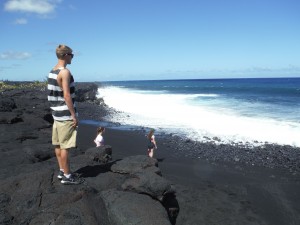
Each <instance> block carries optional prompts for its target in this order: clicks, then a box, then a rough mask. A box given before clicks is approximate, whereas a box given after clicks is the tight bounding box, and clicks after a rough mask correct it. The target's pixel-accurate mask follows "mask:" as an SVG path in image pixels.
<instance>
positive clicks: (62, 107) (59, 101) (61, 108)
mask: <svg viewBox="0 0 300 225" xmlns="http://www.w3.org/2000/svg"><path fill="white" fill-rule="evenodd" d="M62 69H64V67H61V68H58V69H56V70H51V71H50V73H49V76H48V101H49V102H50V108H51V109H52V116H53V119H54V120H58V121H64V120H72V116H71V113H70V110H69V108H68V106H67V104H66V102H65V99H64V93H63V90H62V88H61V87H60V86H59V84H58V82H57V76H58V74H59V72H60V71H61V70H62ZM69 86H70V94H71V98H72V102H73V106H74V110H75V113H76V115H77V111H76V104H75V84H74V78H73V76H72V75H71V80H70V85H69Z"/></svg>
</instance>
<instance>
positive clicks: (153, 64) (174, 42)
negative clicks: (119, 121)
mask: <svg viewBox="0 0 300 225" xmlns="http://www.w3.org/2000/svg"><path fill="white" fill-rule="evenodd" d="M299 12H300V1H299V0H251V1H250V0H105V1H103V0H89V1H82V0H4V1H1V12H0V30H1V34H0V43H1V45H0V80H20V81H22V80H44V79H45V77H46V76H47V75H48V72H49V71H50V70H51V68H52V67H53V66H54V65H55V64H56V62H57V59H56V56H55V48H56V46H57V45H58V44H66V45H68V46H70V47H71V48H72V49H73V51H74V53H75V56H74V58H73V62H72V65H69V68H70V69H71V71H72V73H73V75H74V77H75V80H77V81H108V80H141V79H143V80H144V79H182V78H191V79H195V78H199V79H201V78H232V77H242V78H243V77H300V13H299Z"/></svg>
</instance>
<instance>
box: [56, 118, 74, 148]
mask: <svg viewBox="0 0 300 225" xmlns="http://www.w3.org/2000/svg"><path fill="white" fill-rule="evenodd" d="M72 125H73V121H72V120H66V121H57V120H54V123H53V130H52V144H53V145H59V146H60V148H61V149H68V148H73V147H76V137H77V129H76V128H74V127H73V126H72Z"/></svg>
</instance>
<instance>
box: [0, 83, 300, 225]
mask: <svg viewBox="0 0 300 225" xmlns="http://www.w3.org/2000/svg"><path fill="white" fill-rule="evenodd" d="M82 85H83V86H86V87H87V88H86V89H88V90H90V86H89V84H82ZM81 91H82V90H81ZM81 94H83V95H84V101H80V102H78V110H79V113H80V121H83V120H94V121H102V118H103V116H105V115H107V113H114V112H113V110H112V109H109V108H107V106H105V103H104V102H103V101H101V100H98V99H95V96H94V95H95V91H88V92H86V93H85V92H84V91H82V92H81ZM0 100H1V111H0V116H1V124H0V129H1V135H0V144H1V151H0V153H1V157H0V159H1V163H0V172H1V173H0V177H1V186H0V222H1V223H3V224H42V223H45V222H46V221H48V223H50V222H51V223H52V222H54V221H56V223H60V222H61V223H65V224H67V223H68V222H69V224H77V223H78V224H82V223H84V222H86V224H103V225H110V224H111V223H110V222H109V215H108V214H107V213H106V212H107V210H108V209H107V207H106V206H104V203H103V198H101V196H100V197H99V193H101V192H103V191H104V192H105V191H107V190H109V189H110V188H112V187H115V185H116V187H117V189H121V185H122V183H123V182H124V180H126V179H128V177H127V178H124V177H122V176H121V175H120V174H115V173H113V172H112V171H111V170H110V169H107V168H106V167H105V166H101V165H95V164H94V163H93V164H91V163H92V162H91V160H90V159H88V158H87V156H86V155H85V153H86V152H87V150H88V149H90V148H91V147H94V146H95V144H94V142H93V139H94V138H95V135H96V126H95V125H91V124H84V123H82V122H80V124H79V127H78V141H77V142H78V148H77V149H74V150H72V154H71V158H70V161H71V166H72V170H73V171H88V172H90V174H88V173H86V174H84V175H85V179H86V182H85V184H84V185H79V186H63V185H62V184H60V183H59V181H57V179H56V177H55V176H56V172H57V163H56V159H55V155H54V151H53V146H52V145H51V138H50V137H51V124H50V117H51V116H50V117H49V115H51V114H49V113H50V110H49V106H48V104H47V101H46V94H45V90H41V89H40V88H38V89H35V90H31V89H20V90H15V91H14V90H13V91H8V92H2V93H1V99H0ZM51 118H52V117H51ZM28 128H30V129H28ZM104 138H105V142H106V144H108V145H111V147H112V157H113V160H114V161H113V162H114V163H116V162H119V161H122V159H124V158H126V157H128V156H136V155H142V156H145V155H146V142H145V130H144V129H143V128H141V129H140V130H130V129H129V130H118V129H110V128H107V130H106V133H105V135H104ZM156 140H157V143H158V150H157V151H156V152H155V155H154V157H155V158H156V159H157V161H158V167H159V169H160V171H161V174H162V177H163V178H165V179H167V180H168V181H169V182H171V183H172V185H173V186H174V188H175V190H176V200H177V203H178V207H179V214H178V217H177V219H176V223H173V224H177V225H182V224H183V225H195V224H209V225H210V224H222V225H223V224H230V225H232V224H246V225H248V224H249V225H252V224H253V225H254V224H262V225H265V224H270V225H282V224H291V225H296V224H298V222H299V221H300V203H299V202H300V191H299V190H300V176H299V152H297V151H296V150H297V149H293V148H290V147H289V146H286V147H285V146H275V147H274V146H268V147H269V149H268V148H267V151H265V152H266V154H268V157H270V156H272V159H273V158H274V159H273V160H267V159H264V158H262V159H263V160H261V159H259V157H258V156H261V154H259V153H260V152H261V151H262V150H261V149H257V150H255V151H245V149H238V148H236V147H235V146H224V145H218V146H217V145H214V144H203V143H195V142H192V141H191V140H183V139H181V138H179V137H176V136H174V135H166V134H164V135H160V134H157V135H156ZM196 148H197V149H200V150H202V151H200V153H201V154H200V155H195V152H194V151H193V150H194V149H196ZM274 148H275V150H276V149H277V150H280V151H275V153H274V152H272V149H274ZM282 149H284V150H282ZM273 153H274V154H273ZM270 154H271V155H270ZM293 154H295V155H296V158H294V159H292V157H293ZM249 155H250V156H251V157H250V156H249ZM281 155H283V156H284V157H279V156H281ZM273 156H274V157H273ZM275 156H276V157H275ZM236 157H238V158H239V159H240V160H237V158H236ZM278 159H279V160H278ZM293 160H295V161H293ZM264 161H266V162H267V163H265V164H263V163H260V164H259V162H264ZM246 162H248V163H246ZM256 162H258V163H256ZM270 162H272V163H270ZM284 163H287V167H285V165H284ZM289 163H290V164H289ZM290 165H291V167H290ZM291 168H292V169H291ZM293 168H294V169H293ZM125 177H126V176H125ZM106 193H107V192H106ZM123 193H125V192H123ZM58 199H59V201H58ZM57 201H58V202H57ZM127 203H128V202H126V201H125V202H124V203H123V205H124V206H125V208H126V207H127ZM139 206H140V207H146V206H145V205H144V204H141V205H139ZM110 210H111V209H110ZM146 212H147V211H146ZM95 215H97V216H95ZM130 215H132V214H130ZM80 221H84V222H81V223H80ZM148 222H149V223H146V221H145V224H151V221H148ZM156 224H159V223H156ZM163 224H166V223H163ZM122 225H125V224H124V223H123V224H122Z"/></svg>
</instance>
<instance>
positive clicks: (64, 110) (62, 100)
mask: <svg viewBox="0 0 300 225" xmlns="http://www.w3.org/2000/svg"><path fill="white" fill-rule="evenodd" d="M56 56H57V59H58V62H57V64H56V66H55V67H54V68H53V69H52V70H51V71H50V73H49V76H48V91H49V93H48V101H49V102H50V106H51V109H52V116H53V119H54V123H53V130H52V144H53V145H54V146H55V154H56V158H57V161H58V165H59V168H60V170H59V173H58V176H57V177H58V179H60V180H61V183H63V184H80V183H81V182H82V181H83V180H82V179H80V178H78V177H77V176H75V175H74V174H71V172H70V165H69V150H70V148H72V147H76V136H77V130H76V129H77V125H78V119H77V112H76V104H75V85H74V78H73V76H72V74H71V72H70V70H69V69H67V68H66V67H67V65H68V64H71V61H72V58H73V56H74V55H73V53H72V49H71V48H70V47H68V46H66V45H59V46H58V47H57V48H56Z"/></svg>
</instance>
